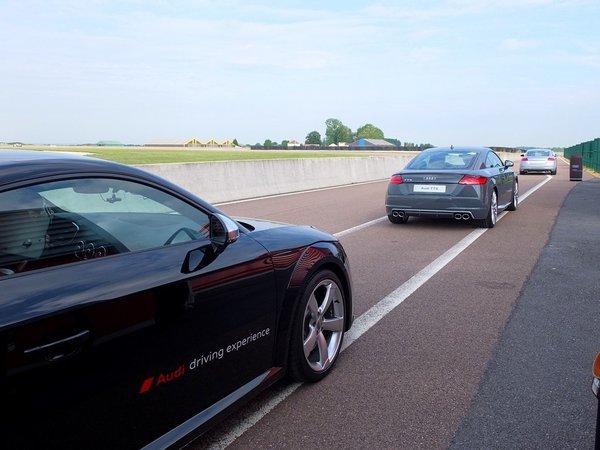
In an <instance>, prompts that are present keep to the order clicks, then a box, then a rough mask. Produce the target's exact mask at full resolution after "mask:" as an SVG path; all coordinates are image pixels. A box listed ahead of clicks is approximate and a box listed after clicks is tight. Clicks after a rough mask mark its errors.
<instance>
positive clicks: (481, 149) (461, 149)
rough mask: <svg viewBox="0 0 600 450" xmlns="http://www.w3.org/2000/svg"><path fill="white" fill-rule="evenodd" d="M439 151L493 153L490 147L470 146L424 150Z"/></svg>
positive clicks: (428, 150)
mask: <svg viewBox="0 0 600 450" xmlns="http://www.w3.org/2000/svg"><path fill="white" fill-rule="evenodd" d="M439 151H448V152H451V151H459V152H464V151H468V152H476V153H483V152H489V151H492V149H491V148H489V147H469V146H451V147H432V148H428V149H427V150H423V152H439ZM423 152H421V153H423Z"/></svg>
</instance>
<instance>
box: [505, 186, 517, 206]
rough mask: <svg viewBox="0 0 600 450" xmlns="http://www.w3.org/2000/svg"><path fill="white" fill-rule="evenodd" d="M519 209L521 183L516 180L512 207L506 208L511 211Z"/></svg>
mask: <svg viewBox="0 0 600 450" xmlns="http://www.w3.org/2000/svg"><path fill="white" fill-rule="evenodd" d="M518 207H519V182H518V181H516V180H515V186H514V188H513V197H512V201H511V202H510V205H508V206H507V207H506V209H507V210H509V211H516V210H517V208H518Z"/></svg>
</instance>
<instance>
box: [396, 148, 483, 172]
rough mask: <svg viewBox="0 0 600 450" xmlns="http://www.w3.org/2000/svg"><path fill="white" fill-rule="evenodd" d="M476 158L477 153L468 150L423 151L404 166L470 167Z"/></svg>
mask: <svg viewBox="0 0 600 450" xmlns="http://www.w3.org/2000/svg"><path fill="white" fill-rule="evenodd" d="M476 159H477V153H476V152H470V151H456V150H453V151H439V152H425V153H421V154H420V155H418V156H416V157H415V158H414V159H413V160H412V161H411V162H410V163H408V165H407V166H406V168H407V169H413V170H422V169H426V170H453V169H472V168H473V166H474V164H475V160H476Z"/></svg>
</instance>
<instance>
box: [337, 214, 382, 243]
mask: <svg viewBox="0 0 600 450" xmlns="http://www.w3.org/2000/svg"><path fill="white" fill-rule="evenodd" d="M384 220H388V218H387V216H383V217H380V218H379V219H375V220H371V221H369V222H365V223H363V224H361V225H357V226H355V227H352V228H348V229H347V230H344V231H338V232H337V233H334V234H333V235H334V236H335V237H336V238H340V237H342V236H345V235H347V234H350V233H354V232H355V231H358V230H362V229H363V228H367V227H370V226H371V225H375V224H376V223H379V222H383V221H384Z"/></svg>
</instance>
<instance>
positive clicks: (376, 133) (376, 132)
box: [356, 123, 384, 139]
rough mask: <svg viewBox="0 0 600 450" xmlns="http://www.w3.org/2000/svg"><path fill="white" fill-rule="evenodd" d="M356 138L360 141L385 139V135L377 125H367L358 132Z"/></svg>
mask: <svg viewBox="0 0 600 450" xmlns="http://www.w3.org/2000/svg"><path fill="white" fill-rule="evenodd" d="M356 137H357V138H358V139H361V138H363V139H383V138H384V134H383V131H381V130H380V129H379V128H377V127H376V126H375V125H372V124H370V123H367V124H366V125H363V126H362V127H360V128H358V129H357V130H356Z"/></svg>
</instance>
